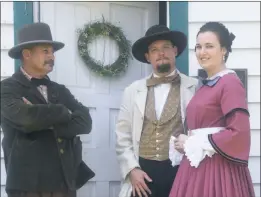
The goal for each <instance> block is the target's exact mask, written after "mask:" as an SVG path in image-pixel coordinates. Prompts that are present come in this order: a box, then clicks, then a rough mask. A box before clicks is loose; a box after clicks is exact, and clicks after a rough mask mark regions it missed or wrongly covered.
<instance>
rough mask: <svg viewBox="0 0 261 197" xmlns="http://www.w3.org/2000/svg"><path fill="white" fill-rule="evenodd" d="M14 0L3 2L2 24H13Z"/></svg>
mask: <svg viewBox="0 0 261 197" xmlns="http://www.w3.org/2000/svg"><path fill="white" fill-rule="evenodd" d="M13 20H14V11H13V2H1V24H3V23H4V24H13Z"/></svg>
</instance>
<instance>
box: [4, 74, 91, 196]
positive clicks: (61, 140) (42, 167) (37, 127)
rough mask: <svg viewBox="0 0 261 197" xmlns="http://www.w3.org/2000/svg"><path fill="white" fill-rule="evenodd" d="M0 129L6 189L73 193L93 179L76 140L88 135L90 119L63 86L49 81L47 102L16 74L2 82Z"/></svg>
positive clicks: (26, 80)
mask: <svg viewBox="0 0 261 197" xmlns="http://www.w3.org/2000/svg"><path fill="white" fill-rule="evenodd" d="M22 97H25V98H26V99H27V100H29V101H30V102H31V103H32V105H29V104H25V103H24V102H23V100H22ZM68 109H69V110H70V111H71V113H70V112H69V110H68ZM1 127H2V130H3V133H4V138H3V141H2V147H3V151H4V159H5V167H6V172H7V180H6V190H7V191H8V190H23V191H38V192H41V191H43V192H49V191H50V192H51V191H63V190H67V189H69V190H76V189H78V188H80V187H81V186H83V184H85V183H86V182H87V181H88V180H89V179H91V178H92V177H94V172H93V171H92V170H91V169H89V168H88V166H87V165H86V164H85V163H84V162H83V161H82V142H81V140H80V138H79V136H77V135H80V134H88V133H90V131H91V128H92V119H91V116H90V114H89V110H88V108H87V107H85V106H83V105H82V104H81V103H79V102H78V101H77V100H76V99H75V98H74V96H73V95H72V94H71V93H70V91H69V90H68V89H67V88H66V87H65V86H64V85H60V84H57V83H55V82H52V81H50V85H49V86H48V103H47V102H46V101H45V99H44V97H43V96H42V95H41V93H40V92H39V91H38V90H37V88H36V86H35V85H33V84H32V83H31V82H30V81H29V80H28V79H27V78H26V77H25V76H24V75H23V73H22V72H21V71H20V70H19V71H17V72H16V73H15V74H13V76H12V77H10V78H8V79H5V80H3V81H2V82H1Z"/></svg>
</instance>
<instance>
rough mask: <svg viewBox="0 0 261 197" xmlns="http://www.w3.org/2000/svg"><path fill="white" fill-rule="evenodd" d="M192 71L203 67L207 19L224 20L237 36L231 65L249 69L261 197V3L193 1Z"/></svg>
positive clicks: (254, 164)
mask: <svg viewBox="0 0 261 197" xmlns="http://www.w3.org/2000/svg"><path fill="white" fill-rule="evenodd" d="M188 11H189V74H190V75H191V76H197V71H198V69H200V68H201V67H200V66H199V65H198V62H197V60H196V57H195V54H194V47H195V43H196V34H197V32H198V31H199V28H200V27H201V26H202V25H203V24H204V23H205V22H207V21H219V22H222V23H223V24H224V25H225V26H226V27H227V28H228V29H229V31H231V32H233V33H234V34H235V35H236V38H235V40H234V42H233V46H232V53H231V54H230V56H229V59H228V61H227V67H228V68H247V69H248V87H247V89H248V105H249V111H250V115H251V117H250V123H251V135H252V136H251V140H252V141H251V152H250V155H251V157H250V160H249V169H250V172H251V176H252V180H253V184H254V188H255V193H256V196H258V197H260V2H189V10H188Z"/></svg>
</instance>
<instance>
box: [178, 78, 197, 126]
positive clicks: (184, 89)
mask: <svg viewBox="0 0 261 197" xmlns="http://www.w3.org/2000/svg"><path fill="white" fill-rule="evenodd" d="M180 77H181V84H180V109H181V117H182V123H183V125H184V122H185V118H186V108H187V105H188V103H189V102H190V100H191V98H192V97H193V96H194V94H195V88H196V85H197V82H196V81H195V80H193V79H190V77H187V76H186V75H184V74H182V73H180Z"/></svg>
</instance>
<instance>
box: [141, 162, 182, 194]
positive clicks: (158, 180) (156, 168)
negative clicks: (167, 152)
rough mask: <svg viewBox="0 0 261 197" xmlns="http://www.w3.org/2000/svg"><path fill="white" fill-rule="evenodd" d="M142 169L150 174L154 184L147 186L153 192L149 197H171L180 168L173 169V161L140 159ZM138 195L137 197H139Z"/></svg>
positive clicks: (148, 183)
mask: <svg viewBox="0 0 261 197" xmlns="http://www.w3.org/2000/svg"><path fill="white" fill-rule="evenodd" d="M139 163H140V167H141V169H142V170H143V171H144V172H146V173H147V174H148V176H149V177H150V178H151V179H152V182H147V181H146V184H147V186H148V187H149V189H150V191H151V192H152V194H151V195H149V194H148V196H149V197H169V193H170V190H171V187H172V184H173V182H174V179H175V176H176V174H177V171H178V167H179V166H175V167H173V166H172V165H171V161H170V160H169V159H168V160H165V161H155V160H147V159H144V158H141V157H140V158H139ZM137 196H138V195H137V193H136V197H137Z"/></svg>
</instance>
